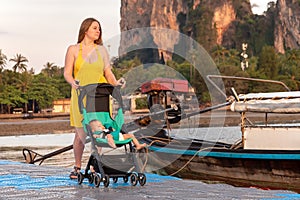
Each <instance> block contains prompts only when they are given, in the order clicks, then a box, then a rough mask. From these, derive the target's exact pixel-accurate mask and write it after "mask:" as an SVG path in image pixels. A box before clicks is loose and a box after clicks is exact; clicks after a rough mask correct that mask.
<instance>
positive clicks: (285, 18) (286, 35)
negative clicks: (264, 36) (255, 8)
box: [274, 0, 300, 53]
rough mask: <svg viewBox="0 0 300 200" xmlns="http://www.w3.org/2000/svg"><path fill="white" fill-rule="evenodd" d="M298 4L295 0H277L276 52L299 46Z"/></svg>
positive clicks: (299, 23) (299, 21) (299, 19)
mask: <svg viewBox="0 0 300 200" xmlns="http://www.w3.org/2000/svg"><path fill="white" fill-rule="evenodd" d="M299 43H300V6H299V1H297V0H277V16H276V20H275V30H274V46H275V49H277V51H278V52H280V53H284V52H285V50H286V49H299V47H300V44H299Z"/></svg>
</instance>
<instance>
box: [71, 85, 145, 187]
mask: <svg viewBox="0 0 300 200" xmlns="http://www.w3.org/2000/svg"><path fill="white" fill-rule="evenodd" d="M77 94H78V105H79V109H80V112H81V113H82V114H83V122H82V123H83V128H84V130H85V132H86V133H87V136H88V137H89V138H90V140H91V147H92V153H91V155H90V157H89V160H88V163H87V166H86V168H85V170H84V173H82V172H80V173H79V174H78V176H77V180H78V184H82V182H83V180H84V179H85V178H87V179H88V182H89V183H90V184H94V185H95V186H96V187H99V186H100V183H101V182H103V184H104V187H108V186H109V184H110V178H112V179H113V182H114V183H117V182H118V178H122V179H123V182H125V183H127V182H128V180H130V183H131V185H132V186H135V185H137V183H139V184H140V185H141V186H143V185H145V183H146V176H145V174H144V173H142V172H141V169H140V166H139V163H138V160H137V154H138V153H137V151H136V150H135V148H134V147H133V145H132V139H127V140H124V141H115V143H116V146H117V147H124V150H125V153H124V154H116V155H104V154H103V155H100V154H99V152H98V150H97V146H99V147H109V145H108V144H107V143H106V142H104V141H105V139H104V138H99V139H98V138H97V139H96V138H94V137H93V133H92V130H91V127H90V126H89V122H90V121H91V120H94V119H97V120H100V121H101V122H102V123H103V124H107V123H108V124H110V125H112V126H113V127H109V129H108V130H107V131H106V132H104V134H102V135H103V137H104V136H105V135H106V134H108V133H110V132H112V130H113V129H112V128H114V129H117V131H118V129H119V132H120V133H125V132H124V131H123V130H122V125H123V123H124V116H123V109H122V107H123V101H122V96H121V93H120V90H119V88H118V87H114V86H112V85H110V84H108V83H96V84H89V85H86V86H81V87H80V88H79V89H77ZM111 97H113V98H114V99H115V100H117V102H118V103H119V105H120V107H119V109H118V112H117V115H116V116H115V118H114V119H112V118H111V113H110V112H111V103H110V98H111ZM84 99H85V102H86V103H85V104H86V105H84ZM99 118H100V119H99ZM106 128H108V127H106ZM91 166H92V167H93V169H94V170H93V171H91Z"/></svg>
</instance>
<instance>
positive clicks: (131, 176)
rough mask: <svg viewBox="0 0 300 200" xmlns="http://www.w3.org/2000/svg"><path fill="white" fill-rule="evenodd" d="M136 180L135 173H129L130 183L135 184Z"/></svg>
mask: <svg viewBox="0 0 300 200" xmlns="http://www.w3.org/2000/svg"><path fill="white" fill-rule="evenodd" d="M137 182H138V177H137V175H136V174H131V175H130V183H131V185H132V186H136V184H137Z"/></svg>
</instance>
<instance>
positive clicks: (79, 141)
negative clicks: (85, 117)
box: [73, 128, 86, 168]
mask: <svg viewBox="0 0 300 200" xmlns="http://www.w3.org/2000/svg"><path fill="white" fill-rule="evenodd" d="M85 140H86V134H85V132H84V130H83V128H75V137H74V141H73V153H74V158H75V167H78V168H81V159H82V155H83V150H84V146H85Z"/></svg>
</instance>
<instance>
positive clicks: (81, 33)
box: [77, 18, 103, 45]
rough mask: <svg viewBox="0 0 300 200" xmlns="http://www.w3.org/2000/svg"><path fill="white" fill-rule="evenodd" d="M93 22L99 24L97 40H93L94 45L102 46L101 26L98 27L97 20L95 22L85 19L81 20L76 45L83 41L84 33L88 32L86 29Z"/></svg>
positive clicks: (92, 19) (93, 19) (91, 19)
mask: <svg viewBox="0 0 300 200" xmlns="http://www.w3.org/2000/svg"><path fill="white" fill-rule="evenodd" d="M93 22H97V23H98V24H99V30H100V35H99V38H98V39H97V40H95V41H94V42H95V44H98V45H103V41H102V29H101V25H100V22H99V21H98V20H96V19H95V18H86V19H85V20H83V22H82V23H81V26H80V29H79V34H78V41H77V43H80V42H81V41H82V40H83V38H84V36H85V32H87V31H88V29H89V28H90V26H91V24H92V23H93Z"/></svg>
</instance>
